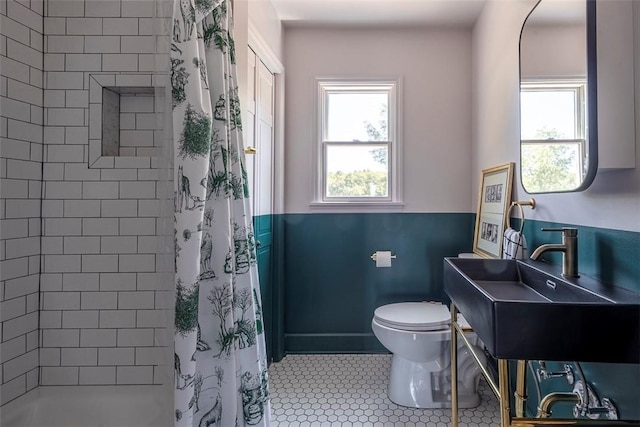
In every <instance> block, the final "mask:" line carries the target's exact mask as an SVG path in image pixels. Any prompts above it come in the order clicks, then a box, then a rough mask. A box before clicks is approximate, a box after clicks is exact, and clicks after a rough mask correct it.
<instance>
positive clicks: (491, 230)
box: [473, 163, 514, 258]
mask: <svg viewBox="0 0 640 427" xmlns="http://www.w3.org/2000/svg"><path fill="white" fill-rule="evenodd" d="M513 168H514V163H508V164H506V165H502V166H496V167H493V168H490V169H484V170H483V171H482V179H481V180H480V194H479V195H478V212H477V216H476V227H475V232H474V235H473V253H475V254H478V255H480V256H482V257H485V258H501V257H502V236H503V235H504V228H505V225H506V223H507V214H508V211H509V206H510V205H511V186H512V183H513Z"/></svg>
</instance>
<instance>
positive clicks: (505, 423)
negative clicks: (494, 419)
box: [498, 359, 511, 427]
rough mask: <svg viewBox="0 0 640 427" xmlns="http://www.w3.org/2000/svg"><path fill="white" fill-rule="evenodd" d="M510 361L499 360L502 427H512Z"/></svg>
mask: <svg viewBox="0 0 640 427" xmlns="http://www.w3.org/2000/svg"><path fill="white" fill-rule="evenodd" d="M508 363H509V361H508V360H506V359H498V383H499V387H500V398H499V399H498V401H499V404H500V426H501V427H510V426H511V413H510V411H509V365H508Z"/></svg>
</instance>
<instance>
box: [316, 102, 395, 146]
mask: <svg viewBox="0 0 640 427" xmlns="http://www.w3.org/2000/svg"><path fill="white" fill-rule="evenodd" d="M388 104H389V94H388V93H386V92H382V93H370V92H369V93H331V92H330V93H328V94H327V106H326V107H327V135H326V140H327V141H388V138H389V137H388V135H387V128H388V113H387V111H388Z"/></svg>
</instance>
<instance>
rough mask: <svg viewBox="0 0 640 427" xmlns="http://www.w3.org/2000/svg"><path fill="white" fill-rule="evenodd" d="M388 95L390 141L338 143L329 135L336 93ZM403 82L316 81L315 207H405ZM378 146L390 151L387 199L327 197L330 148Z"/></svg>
mask: <svg viewBox="0 0 640 427" xmlns="http://www.w3.org/2000/svg"><path fill="white" fill-rule="evenodd" d="M380 92H386V93H387V94H388V108H387V114H388V122H387V140H386V141H335V140H328V138H326V136H327V134H328V113H329V111H328V106H327V100H328V96H329V95H330V94H334V93H380ZM400 94H401V80H400V79H394V78H357V79H354V78H319V77H318V78H316V103H315V104H316V120H315V129H316V132H315V136H314V139H315V141H314V145H315V149H314V169H315V171H314V199H313V201H312V202H311V206H312V207H317V208H323V207H347V208H349V207H369V208H373V209H375V208H383V209H388V208H394V207H401V206H403V203H402V197H401V194H402V182H401V179H402V177H401V174H400V172H399V171H401V170H402V156H401V153H402V150H401V146H402V138H401V126H400V122H401V121H400V118H401V105H402V102H401V96H400ZM359 144H362V145H378V146H381V147H387V160H388V162H387V168H388V170H387V179H388V193H387V196H386V197H375V196H356V197H331V196H328V195H327V189H328V188H327V181H328V164H327V150H328V148H329V147H330V146H358V145H359Z"/></svg>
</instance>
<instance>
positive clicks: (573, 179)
mask: <svg viewBox="0 0 640 427" xmlns="http://www.w3.org/2000/svg"><path fill="white" fill-rule="evenodd" d="M581 158H582V156H581V154H580V144H579V143H569V144H562V143H549V144H545V143H534V144H522V185H523V186H524V188H525V189H526V190H527V191H528V192H529V193H535V192H540V191H568V190H573V189H575V188H578V186H579V185H580V183H581V182H582V166H581V163H580V159H581Z"/></svg>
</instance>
